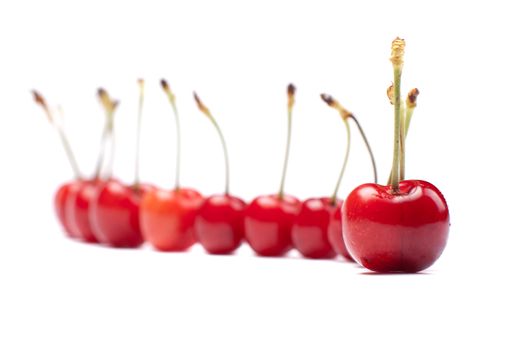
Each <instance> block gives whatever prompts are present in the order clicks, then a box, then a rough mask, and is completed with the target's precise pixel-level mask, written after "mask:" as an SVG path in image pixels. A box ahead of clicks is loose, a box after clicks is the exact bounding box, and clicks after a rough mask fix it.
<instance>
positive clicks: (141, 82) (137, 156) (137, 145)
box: [133, 79, 144, 188]
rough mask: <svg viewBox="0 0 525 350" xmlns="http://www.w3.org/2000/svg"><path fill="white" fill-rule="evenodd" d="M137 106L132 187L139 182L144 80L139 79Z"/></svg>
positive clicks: (137, 185) (135, 186)
mask: <svg viewBox="0 0 525 350" xmlns="http://www.w3.org/2000/svg"><path fill="white" fill-rule="evenodd" d="M138 84H139V106H138V114H137V134H136V136H135V137H136V142H135V181H134V183H133V187H134V188H138V187H139V184H140V175H139V163H140V134H141V133H140V131H141V125H142V110H143V107H144V80H142V79H139V80H138Z"/></svg>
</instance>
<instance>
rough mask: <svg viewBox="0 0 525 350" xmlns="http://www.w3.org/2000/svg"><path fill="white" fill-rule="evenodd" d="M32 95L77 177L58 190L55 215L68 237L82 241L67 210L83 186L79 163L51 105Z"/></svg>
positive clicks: (37, 95)
mask: <svg viewBox="0 0 525 350" xmlns="http://www.w3.org/2000/svg"><path fill="white" fill-rule="evenodd" d="M32 94H33V99H34V101H35V102H36V104H38V105H39V106H40V107H42V109H43V110H44V113H45V114H46V117H47V120H48V121H49V123H51V125H52V126H53V128H54V129H55V130H56V131H57V133H58V136H59V137H60V141H61V142H62V146H63V148H64V150H65V152H66V156H67V159H68V161H69V164H70V165H71V169H72V170H73V174H74V176H75V180H73V181H71V182H67V183H65V184H62V185H61V186H60V187H59V188H58V189H57V191H56V193H55V197H54V206H55V213H56V215H57V217H58V220H59V221H60V223H61V225H62V227H63V228H64V231H65V232H66V234H67V236H68V237H71V238H78V239H80V238H81V235H80V234H79V233H78V232H77V231H76V230H75V228H74V227H73V224H72V223H71V220H69V217H68V215H67V210H66V208H67V203H68V201H69V198H70V196H71V194H72V192H74V191H75V189H76V188H78V187H79V186H81V185H82V184H83V180H82V176H81V175H80V170H79V168H78V165H77V161H76V159H75V156H74V154H73V151H72V149H71V145H70V143H69V140H68V138H67V135H66V133H65V131H64V128H63V125H62V123H60V122H59V120H57V118H56V117H55V115H54V114H53V113H52V112H51V109H50V108H49V105H48V104H47V102H46V100H45V99H44V97H43V96H42V94H40V93H39V92H38V91H36V90H33V91H32Z"/></svg>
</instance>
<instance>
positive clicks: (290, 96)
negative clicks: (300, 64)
mask: <svg viewBox="0 0 525 350" xmlns="http://www.w3.org/2000/svg"><path fill="white" fill-rule="evenodd" d="M295 90H296V89H295V86H294V85H293V84H288V90H287V91H288V109H292V107H293V105H294V104H295Z"/></svg>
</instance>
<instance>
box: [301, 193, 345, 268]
mask: <svg viewBox="0 0 525 350" xmlns="http://www.w3.org/2000/svg"><path fill="white" fill-rule="evenodd" d="M334 210H336V206H335V205H333V204H332V200H331V199H330V198H310V199H307V200H305V201H304V202H303V204H302V205H301V210H300V211H299V214H298V215H297V217H296V218H295V221H294V224H293V227H292V242H293V245H294V247H295V248H296V249H297V250H298V251H299V252H300V253H301V254H302V255H303V256H304V257H306V258H311V259H330V258H333V257H334V256H335V251H334V250H333V249H332V246H331V244H330V242H329V240H328V227H329V224H330V216H331V215H332V212H333V211H334Z"/></svg>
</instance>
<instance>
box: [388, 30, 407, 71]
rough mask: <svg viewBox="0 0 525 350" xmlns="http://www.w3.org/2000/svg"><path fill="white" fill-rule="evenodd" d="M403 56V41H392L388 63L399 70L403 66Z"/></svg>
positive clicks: (399, 39) (398, 39) (396, 39)
mask: <svg viewBox="0 0 525 350" xmlns="http://www.w3.org/2000/svg"><path fill="white" fill-rule="evenodd" d="M404 55H405V40H404V39H401V38H399V37H397V38H395V39H394V41H392V54H391V56H390V61H391V62H392V64H393V65H394V67H399V68H401V67H402V66H403V56H404Z"/></svg>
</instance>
